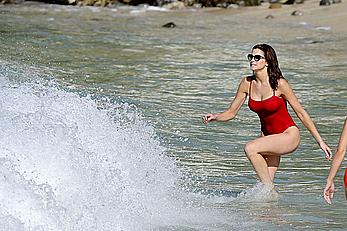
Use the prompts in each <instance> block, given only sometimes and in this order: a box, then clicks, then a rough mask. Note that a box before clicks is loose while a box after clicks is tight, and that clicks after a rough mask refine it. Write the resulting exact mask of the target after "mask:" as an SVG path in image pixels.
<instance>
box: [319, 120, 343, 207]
mask: <svg viewBox="0 0 347 231" xmlns="http://www.w3.org/2000/svg"><path fill="white" fill-rule="evenodd" d="M346 150H347V118H346V120H345V124H344V126H343V130H342V133H341V137H340V141H339V144H338V146H337V149H336V152H335V155H334V158H333V162H332V163H331V167H330V171H329V175H328V178H327V183H326V186H325V189H324V194H323V196H324V199H325V201H326V202H327V203H329V204H331V199H332V198H333V196H334V191H335V187H334V178H335V176H336V174H337V172H338V170H339V168H340V166H341V163H342V161H343V158H344V157H345V153H346Z"/></svg>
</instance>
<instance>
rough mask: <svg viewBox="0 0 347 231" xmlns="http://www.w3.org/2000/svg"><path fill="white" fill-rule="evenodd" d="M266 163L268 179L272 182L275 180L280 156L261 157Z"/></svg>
mask: <svg viewBox="0 0 347 231" xmlns="http://www.w3.org/2000/svg"><path fill="white" fill-rule="evenodd" d="M263 157H264V159H265V161H266V163H267V169H268V170H269V174H270V179H271V181H272V182H273V181H274V179H275V174H276V171H277V169H278V167H279V166H280V162H281V156H279V155H263Z"/></svg>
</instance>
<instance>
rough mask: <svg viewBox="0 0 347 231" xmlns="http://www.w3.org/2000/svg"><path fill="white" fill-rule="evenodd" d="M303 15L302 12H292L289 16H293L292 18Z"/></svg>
mask: <svg viewBox="0 0 347 231" xmlns="http://www.w3.org/2000/svg"><path fill="white" fill-rule="evenodd" d="M303 14H304V13H303V12H302V11H300V10H294V11H293V12H292V13H291V15H293V16H301V15H303Z"/></svg>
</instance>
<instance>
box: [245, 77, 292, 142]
mask: <svg viewBox="0 0 347 231" xmlns="http://www.w3.org/2000/svg"><path fill="white" fill-rule="evenodd" d="M251 90H252V81H251V82H250V84H249V100H248V106H249V108H250V109H251V110H252V111H254V112H256V113H257V114H258V116H259V119H260V123H261V131H262V132H263V134H264V135H265V136H267V135H272V134H278V133H282V132H284V131H285V130H286V129H287V128H289V127H292V126H296V124H295V123H294V121H293V119H292V117H291V116H290V115H289V113H288V109H287V101H286V100H285V99H284V98H282V97H279V96H276V95H275V91H273V95H272V96H271V97H270V98H267V99H265V100H261V101H257V100H253V99H252V97H251Z"/></svg>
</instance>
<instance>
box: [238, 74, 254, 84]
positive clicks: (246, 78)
mask: <svg viewBox="0 0 347 231" xmlns="http://www.w3.org/2000/svg"><path fill="white" fill-rule="evenodd" d="M254 79H255V77H254V75H245V76H243V77H242V79H241V83H244V84H247V85H248V84H249V83H250V82H252V80H254Z"/></svg>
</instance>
